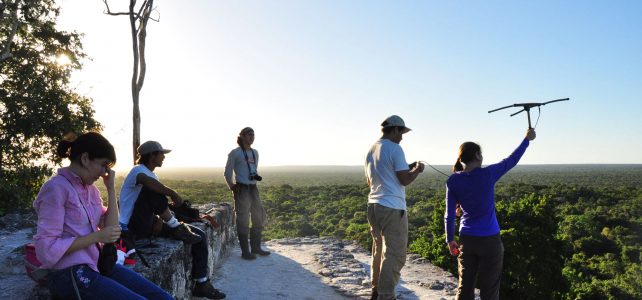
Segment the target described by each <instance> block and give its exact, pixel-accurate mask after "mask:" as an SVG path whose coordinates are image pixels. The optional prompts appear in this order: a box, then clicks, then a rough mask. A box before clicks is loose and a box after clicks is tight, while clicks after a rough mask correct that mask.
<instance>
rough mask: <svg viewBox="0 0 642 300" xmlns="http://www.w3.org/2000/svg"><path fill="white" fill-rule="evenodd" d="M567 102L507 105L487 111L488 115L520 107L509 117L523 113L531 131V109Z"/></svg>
mask: <svg viewBox="0 0 642 300" xmlns="http://www.w3.org/2000/svg"><path fill="white" fill-rule="evenodd" d="M568 100H569V98H564V99H557V100H551V101H547V102H543V103H515V104H513V105H508V106H504V107H500V108H497V109H493V110H489V111H488V113H492V112H495V111H498V110H502V109H504V108H509V107H522V110H520V111H518V112H516V113H514V114H512V115H510V116H511V117H512V116H514V115H516V114H518V113H521V112H523V111H525V112H526V115H527V116H528V129H532V128H533V127H531V108H533V107H540V106H544V105H546V104H549V103H553V102H559V101H568ZM538 119H539V117H538Z"/></svg>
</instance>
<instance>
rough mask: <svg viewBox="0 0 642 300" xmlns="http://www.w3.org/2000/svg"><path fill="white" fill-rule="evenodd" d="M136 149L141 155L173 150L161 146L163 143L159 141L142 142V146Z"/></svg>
mask: <svg viewBox="0 0 642 300" xmlns="http://www.w3.org/2000/svg"><path fill="white" fill-rule="evenodd" d="M136 151H138V154H140V155H145V154H149V153H152V152H156V151H158V152H163V153H170V152H172V150H169V149H164V148H163V146H161V144H160V143H159V142H157V141H147V142H144V143H142V144H140V146H138V149H137V150H136Z"/></svg>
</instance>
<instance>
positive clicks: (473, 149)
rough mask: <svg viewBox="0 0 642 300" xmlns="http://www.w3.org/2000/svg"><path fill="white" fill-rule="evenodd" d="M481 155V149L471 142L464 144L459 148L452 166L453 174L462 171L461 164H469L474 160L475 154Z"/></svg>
mask: <svg viewBox="0 0 642 300" xmlns="http://www.w3.org/2000/svg"><path fill="white" fill-rule="evenodd" d="M477 153H481V147H479V145H477V144H475V143H473V142H465V143H463V144H461V145H460V146H459V156H458V157H457V162H455V165H454V166H453V172H458V171H463V170H464V166H463V164H467V163H470V162H471V161H473V160H474V159H475V154H477Z"/></svg>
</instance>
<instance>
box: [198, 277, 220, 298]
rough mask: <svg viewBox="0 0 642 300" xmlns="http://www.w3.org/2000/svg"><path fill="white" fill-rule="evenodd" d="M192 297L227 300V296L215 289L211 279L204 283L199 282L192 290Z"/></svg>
mask: <svg viewBox="0 0 642 300" xmlns="http://www.w3.org/2000/svg"><path fill="white" fill-rule="evenodd" d="M192 296H195V297H205V298H209V299H225V294H224V293H222V292H221V291H219V290H217V289H215V288H214V287H213V286H212V285H211V284H210V280H209V279H208V280H207V281H205V282H202V283H199V282H197V283H196V284H195V285H194V289H193V290H192Z"/></svg>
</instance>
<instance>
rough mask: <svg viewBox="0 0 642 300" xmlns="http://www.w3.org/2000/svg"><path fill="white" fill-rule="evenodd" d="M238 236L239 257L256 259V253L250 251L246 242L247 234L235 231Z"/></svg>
mask: <svg viewBox="0 0 642 300" xmlns="http://www.w3.org/2000/svg"><path fill="white" fill-rule="evenodd" d="M237 235H238V236H239V246H241V258H243V259H246V260H253V259H256V255H254V254H252V253H250V245H248V243H247V234H240V233H237Z"/></svg>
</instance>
